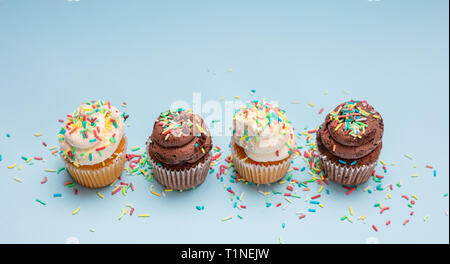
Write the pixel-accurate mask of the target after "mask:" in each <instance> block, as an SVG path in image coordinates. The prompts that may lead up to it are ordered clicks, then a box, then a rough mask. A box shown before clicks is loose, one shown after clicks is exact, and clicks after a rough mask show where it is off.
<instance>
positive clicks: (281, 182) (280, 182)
mask: <svg viewBox="0 0 450 264" xmlns="http://www.w3.org/2000/svg"><path fill="white" fill-rule="evenodd" d="M278 183H279V184H283V183H286V181H285V180H283V181H279V182H278Z"/></svg>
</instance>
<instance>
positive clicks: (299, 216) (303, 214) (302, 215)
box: [298, 214, 306, 219]
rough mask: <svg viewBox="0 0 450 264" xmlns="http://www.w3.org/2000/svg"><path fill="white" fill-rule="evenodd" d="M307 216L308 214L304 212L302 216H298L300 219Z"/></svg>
mask: <svg viewBox="0 0 450 264" xmlns="http://www.w3.org/2000/svg"><path fill="white" fill-rule="evenodd" d="M305 217H306V215H305V214H302V215H301V216H299V217H298V219H302V218H305Z"/></svg>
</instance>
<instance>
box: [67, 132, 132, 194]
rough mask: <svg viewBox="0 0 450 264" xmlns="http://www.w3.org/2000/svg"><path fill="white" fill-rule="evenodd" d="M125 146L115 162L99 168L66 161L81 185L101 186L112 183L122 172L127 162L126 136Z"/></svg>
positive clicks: (89, 186) (74, 177)
mask: <svg viewBox="0 0 450 264" xmlns="http://www.w3.org/2000/svg"><path fill="white" fill-rule="evenodd" d="M124 139H125V146H124V149H123V151H122V152H120V153H119V156H118V157H117V158H115V159H114V161H113V163H112V164H110V165H107V166H105V167H102V168H98V169H83V168H80V167H76V166H74V165H73V164H71V163H68V162H66V161H64V162H65V164H66V168H67V171H68V172H69V174H70V176H72V178H73V179H74V180H75V181H76V182H77V183H78V184H80V185H82V186H84V187H87V188H101V187H105V186H108V185H110V184H111V183H113V182H114V181H115V180H116V179H118V178H119V176H120V175H121V174H122V171H123V168H124V167H125V162H126V155H125V153H126V150H127V138H126V137H125V136H124Z"/></svg>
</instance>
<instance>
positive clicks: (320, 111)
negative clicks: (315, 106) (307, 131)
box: [319, 107, 323, 115]
mask: <svg viewBox="0 0 450 264" xmlns="http://www.w3.org/2000/svg"><path fill="white" fill-rule="evenodd" d="M322 112H323V107H322V108H320V110H319V115H320V114H322Z"/></svg>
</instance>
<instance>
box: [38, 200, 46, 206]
mask: <svg viewBox="0 0 450 264" xmlns="http://www.w3.org/2000/svg"><path fill="white" fill-rule="evenodd" d="M36 202H38V203H40V204H42V205H46V204H47V203H44V202H43V201H41V200H39V199H36Z"/></svg>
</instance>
